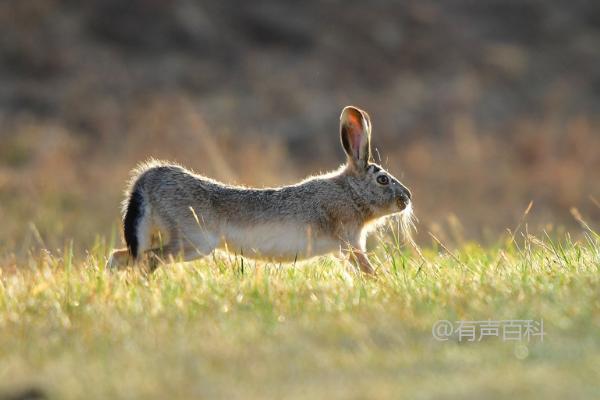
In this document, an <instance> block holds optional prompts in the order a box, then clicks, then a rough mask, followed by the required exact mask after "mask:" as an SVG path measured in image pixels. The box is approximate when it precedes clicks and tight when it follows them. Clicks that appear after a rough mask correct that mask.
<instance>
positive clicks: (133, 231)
mask: <svg viewBox="0 0 600 400" xmlns="http://www.w3.org/2000/svg"><path fill="white" fill-rule="evenodd" d="M143 201H144V198H143V197H142V194H141V193H140V190H139V189H136V188H135V187H134V188H133V190H132V191H131V195H130V196H129V201H128V202H127V211H126V212H125V218H124V219H123V230H124V233H125V243H127V248H128V249H129V253H130V254H131V256H132V257H133V258H134V259H136V258H137V257H138V250H139V241H138V225H139V223H140V218H142V215H143Z"/></svg>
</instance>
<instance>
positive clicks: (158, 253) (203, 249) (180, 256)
mask: <svg viewBox="0 0 600 400" xmlns="http://www.w3.org/2000/svg"><path fill="white" fill-rule="evenodd" d="M194 239H195V240H191V239H190V238H188V237H186V235H181V234H172V235H171V237H170V240H169V242H168V243H166V244H164V245H162V246H158V247H156V248H153V249H152V250H150V251H148V257H149V260H148V261H149V266H150V269H151V270H154V269H156V267H157V266H158V264H159V263H161V264H167V263H172V262H175V261H184V262H185V261H192V260H196V259H198V258H201V257H204V256H206V255H208V254H210V253H211V252H212V251H213V250H214V249H215V247H216V245H217V242H216V241H215V240H201V241H199V240H198V238H197V237H195V238H194ZM205 239H211V238H208V237H207V238H205Z"/></svg>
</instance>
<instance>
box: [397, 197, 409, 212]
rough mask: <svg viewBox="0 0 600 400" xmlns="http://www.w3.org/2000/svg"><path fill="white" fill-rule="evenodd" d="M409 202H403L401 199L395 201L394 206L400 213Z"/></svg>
mask: <svg viewBox="0 0 600 400" xmlns="http://www.w3.org/2000/svg"><path fill="white" fill-rule="evenodd" d="M409 202H410V200H405V199H403V198H398V199H396V205H398V208H399V209H400V211H404V209H405V208H406V207H407V206H408V203H409Z"/></svg>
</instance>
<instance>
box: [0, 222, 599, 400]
mask: <svg viewBox="0 0 600 400" xmlns="http://www.w3.org/2000/svg"><path fill="white" fill-rule="evenodd" d="M449 251H450V250H447V249H442V248H439V249H437V248H434V247H432V248H426V249H423V250H422V255H421V256H419V255H417V254H411V253H409V252H407V250H406V249H401V248H399V247H398V246H397V245H395V244H394V241H393V240H392V241H389V240H386V241H384V242H383V243H382V245H381V246H378V250H377V253H376V254H374V255H373V256H372V257H373V258H374V259H375V261H376V262H377V264H378V266H379V272H380V274H379V277H378V278H376V279H370V278H363V277H361V276H359V275H357V274H355V273H353V272H352V271H351V270H349V269H348V268H347V267H346V266H344V265H341V264H340V263H339V262H338V261H337V260H334V259H329V258H323V259H319V260H315V261H312V262H309V263H307V264H304V265H297V266H295V267H293V266H273V265H262V264H258V265H256V264H255V263H254V262H249V261H248V260H246V261H244V262H242V260H240V259H235V258H230V257H228V256H226V255H221V256H216V257H214V258H212V259H205V260H202V261H198V262H194V263H187V264H183V263H177V264H173V265H170V266H168V267H164V268H160V269H159V270H157V271H156V272H155V273H154V274H151V275H148V274H145V273H143V272H140V271H139V270H126V271H120V272H110V271H106V270H105V269H104V267H103V260H104V257H105V256H106V254H107V252H108V248H107V247H106V246H103V245H102V244H98V245H96V246H94V248H93V249H91V250H90V251H89V255H88V256H87V257H85V258H83V259H76V258H75V257H73V256H72V255H71V254H72V252H71V251H70V250H69V247H67V249H66V250H65V251H64V252H63V253H62V254H54V255H53V254H49V253H42V254H39V255H36V256H31V257H29V258H28V259H27V260H26V261H15V262H9V261H8V259H7V260H5V261H4V266H3V268H2V269H0V272H1V275H0V360H1V362H0V397H1V396H2V394H3V393H7V394H10V393H15V392H18V391H20V390H26V389H31V388H38V389H39V390H41V391H43V392H44V393H46V394H47V395H48V396H49V397H50V398H52V399H80V398H86V399H120V398H128V399H130V398H143V399H178V398H181V399H186V398H224V399H264V398H287V399H304V398H332V397H333V398H353V399H364V398H377V399H386V398H407V399H433V398H450V399H452V398H455V399H471V398H473V399H475V398H489V399H495V398H520V399H527V398H532V399H533V398H550V399H563V398H570V399H584V398H594V396H597V394H598V393H599V392H600V383H599V379H598V378H599V376H600V243H599V241H598V237H597V235H595V234H594V233H589V234H588V235H587V236H585V238H584V239H582V240H581V241H578V242H573V241H571V240H569V239H568V238H566V239H565V240H562V241H560V242H557V241H553V240H550V239H549V238H546V239H543V240H541V239H538V238H534V237H532V236H526V237H524V238H523V240H521V241H510V240H507V241H506V242H505V243H502V244H501V245H498V246H496V247H493V248H481V247H479V246H478V245H477V244H465V245H463V246H462V247H461V248H459V249H456V250H451V253H450V252H449ZM542 318H543V320H544V331H545V333H546V336H545V338H544V341H543V342H541V341H540V340H539V339H531V341H530V342H528V341H520V342H515V341H502V340H501V339H499V338H485V339H484V340H482V341H480V342H479V341H477V342H473V343H470V342H465V341H459V340H458V339H457V338H456V337H453V338H451V339H450V340H448V341H445V342H440V341H436V340H434V339H433V337H432V333H431V330H432V326H433V324H434V323H435V322H436V321H437V320H440V319H445V320H450V321H456V320H482V319H483V320H487V319H492V320H506V319H535V320H540V319H542Z"/></svg>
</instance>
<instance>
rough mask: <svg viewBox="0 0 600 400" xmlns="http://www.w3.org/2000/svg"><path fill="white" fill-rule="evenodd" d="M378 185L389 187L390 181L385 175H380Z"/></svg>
mask: <svg viewBox="0 0 600 400" xmlns="http://www.w3.org/2000/svg"><path fill="white" fill-rule="evenodd" d="M377 183H379V184H380V185H388V184H389V183H390V179H389V178H388V177H387V176H385V175H379V176H378V177H377Z"/></svg>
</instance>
